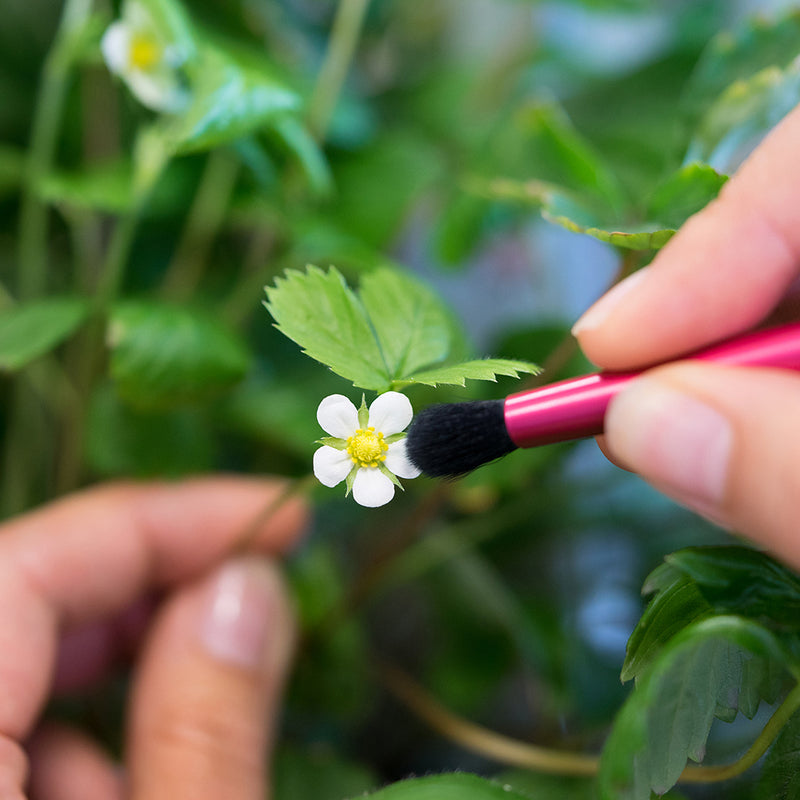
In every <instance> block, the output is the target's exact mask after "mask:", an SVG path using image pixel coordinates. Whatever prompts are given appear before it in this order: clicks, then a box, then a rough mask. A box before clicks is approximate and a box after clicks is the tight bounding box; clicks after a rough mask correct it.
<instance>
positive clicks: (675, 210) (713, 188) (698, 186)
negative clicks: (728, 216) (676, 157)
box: [647, 164, 728, 231]
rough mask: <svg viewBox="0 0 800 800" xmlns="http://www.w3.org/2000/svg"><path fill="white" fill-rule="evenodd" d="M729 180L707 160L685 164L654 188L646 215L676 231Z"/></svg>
mask: <svg viewBox="0 0 800 800" xmlns="http://www.w3.org/2000/svg"><path fill="white" fill-rule="evenodd" d="M727 180H728V177H727V175H721V174H720V173H719V172H717V171H716V170H715V169H714V168H713V167H709V166H708V165H707V164H688V165H687V166H685V167H682V168H681V169H679V170H678V171H677V172H676V173H674V174H673V175H671V176H670V177H669V178H667V180H665V181H664V182H663V183H661V185H660V186H658V187H657V188H656V190H655V191H654V192H653V194H652V196H651V197H650V202H649V205H648V211H647V219H648V220H654V221H658V223H659V225H660V226H661V228H662V229H664V230H672V231H677V230H678V228H680V227H681V225H683V223H684V222H686V220H687V219H689V217H691V216H692V214H695V213H697V212H698V211H700V209H701V208H703V207H704V206H706V205H707V204H708V203H710V202H711V201H712V200H713V199H714V198H715V197H716V196H717V195H718V194H719V191H720V189H721V188H722V187H723V186H724V185H725V182H726V181H727Z"/></svg>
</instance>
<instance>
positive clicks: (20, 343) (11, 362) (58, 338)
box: [0, 297, 89, 372]
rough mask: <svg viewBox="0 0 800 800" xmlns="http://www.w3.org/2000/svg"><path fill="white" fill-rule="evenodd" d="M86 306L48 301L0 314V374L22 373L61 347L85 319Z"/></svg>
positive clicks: (84, 303) (83, 301)
mask: <svg viewBox="0 0 800 800" xmlns="http://www.w3.org/2000/svg"><path fill="white" fill-rule="evenodd" d="M88 313H89V302H88V300H86V299H85V298H80V297H50V298H47V299H44V300H34V301H32V302H30V303H26V304H24V305H19V306H14V307H12V308H6V309H4V310H3V311H0V370H6V371H9V372H13V371H15V370H18V369H22V367H24V366H25V365H26V364H28V363H30V362H31V361H33V360H34V359H36V358H39V356H42V355H44V354H45V353H47V352H49V351H50V350H52V349H53V348H54V347H56V346H57V345H59V344H61V342H63V341H64V340H65V339H66V338H67V337H68V336H69V335H70V334H71V333H73V332H74V331H75V329H76V328H77V327H78V326H79V325H80V324H81V323H82V322H83V321H84V320H85V319H86V316H87V314H88Z"/></svg>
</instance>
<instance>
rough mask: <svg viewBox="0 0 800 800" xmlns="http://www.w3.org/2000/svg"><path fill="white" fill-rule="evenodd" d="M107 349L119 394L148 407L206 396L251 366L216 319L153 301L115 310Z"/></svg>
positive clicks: (239, 344)
mask: <svg viewBox="0 0 800 800" xmlns="http://www.w3.org/2000/svg"><path fill="white" fill-rule="evenodd" d="M108 345H109V347H110V349H111V376H112V378H113V379H114V381H115V382H116V384H117V388H118V390H119V392H120V394H121V395H123V396H124V397H125V398H127V399H129V400H130V401H132V402H135V403H137V404H140V405H146V406H152V405H156V406H162V405H171V404H174V403H182V402H191V401H195V400H200V399H203V398H206V397H208V396H209V395H212V394H215V393H217V392H219V391H220V390H221V389H223V388H226V387H228V386H230V385H231V384H233V383H236V382H237V381H239V380H241V378H242V377H244V374H245V372H246V371H247V369H248V366H249V363H250V355H249V353H248V350H247V347H246V345H245V344H244V342H243V341H242V340H241V339H240V338H239V337H238V336H237V335H236V334H234V333H233V332H232V331H230V330H229V329H228V328H226V327H225V326H224V325H223V324H222V323H221V322H220V321H219V320H218V319H216V318H215V317H213V316H211V315H210V314H207V313H205V312H200V311H195V310H192V309H189V308H181V307H178V306H170V305H164V304H160V303H155V302H144V301H142V302H127V303H122V304H120V305H118V306H117V307H116V308H114V309H113V311H112V314H111V319H110V323H109V330H108Z"/></svg>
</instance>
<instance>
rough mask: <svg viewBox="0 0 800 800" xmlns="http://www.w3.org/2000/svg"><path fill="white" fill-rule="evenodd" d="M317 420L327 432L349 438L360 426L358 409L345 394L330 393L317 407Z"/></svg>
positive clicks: (340, 437)
mask: <svg viewBox="0 0 800 800" xmlns="http://www.w3.org/2000/svg"><path fill="white" fill-rule="evenodd" d="M317 422H319V426H320V428H322V430H324V431H325V433H329V434H330V435H331V436H337V437H338V438H339V439H347V438H349V437H350V436H352V435H353V434H354V433H355V432H356V429H357V428H358V411H357V410H356V407H355V406H354V405H353V404H352V403H351V402H350V401H349V400H348V399H347V398H346V397H345V396H344V395H343V394H330V395H328V396H327V397H326V398H325V399H324V400H323V401H322V402H321V403H320V404H319V407H318V408H317Z"/></svg>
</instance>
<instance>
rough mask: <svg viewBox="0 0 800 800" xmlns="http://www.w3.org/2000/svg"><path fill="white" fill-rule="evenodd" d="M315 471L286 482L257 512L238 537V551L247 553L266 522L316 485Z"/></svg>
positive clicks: (236, 549)
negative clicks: (294, 498)
mask: <svg viewBox="0 0 800 800" xmlns="http://www.w3.org/2000/svg"><path fill="white" fill-rule="evenodd" d="M315 480H316V479H315V477H314V473H313V472H310V473H308V475H304V476H303V477H302V478H295V479H294V480H291V481H289V482H287V483H286V486H285V487H284V489H283V491H282V492H281V493H280V494H278V495H277V496H276V497H273V498H271V499H270V501H269V502H268V503H267V504H266V505H265V506H264V508H262V509H261V511H259V512H258V514H256V516H255V517H254V518H253V520H252V521H251V522H249V523H247V525H246V526H245V527H244V528H243V529H242V532H241V533H240V534H239V535H238V536H237V537H236V548H235V551H236V552H237V553H247V552H249V551H250V549H251V548H252V546H253V542H254V540H255V539H256V537H257V536H258V534H259V533H260V532H261V531H262V529H263V528H264V524H265V523H266V522H267V521H268V520H269V519H270V518H271V517H272V516H274V515H275V514H276V513H277V512H278V511H279V510H280V509H281V508H283V506H284V505H286V503H287V502H288V501H289V500H291V499H292V498H293V497H298V496H299V495H303V494H307V493H308V492H309V491H310V490H311V488H312V487H313V486H314V481H315Z"/></svg>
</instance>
